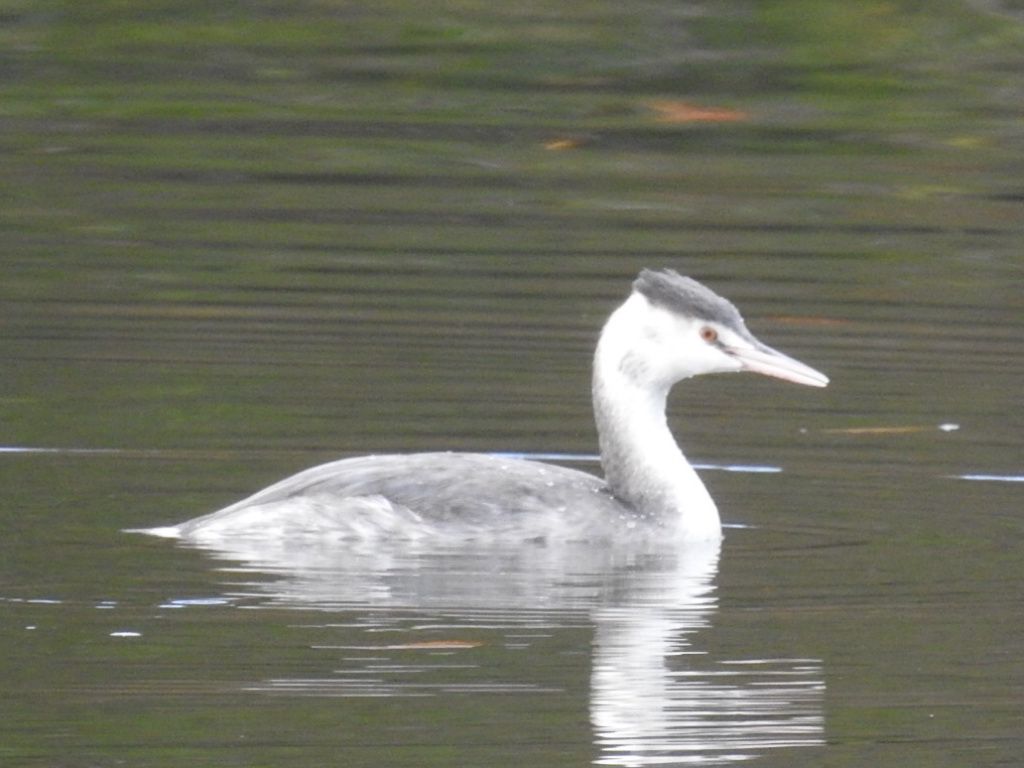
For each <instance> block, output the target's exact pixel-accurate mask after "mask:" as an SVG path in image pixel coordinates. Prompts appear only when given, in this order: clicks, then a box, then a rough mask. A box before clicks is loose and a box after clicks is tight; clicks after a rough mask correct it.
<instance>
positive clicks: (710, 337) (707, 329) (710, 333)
mask: <svg viewBox="0 0 1024 768" xmlns="http://www.w3.org/2000/svg"><path fill="white" fill-rule="evenodd" d="M700 337H701V338H702V339H704V341H706V342H707V343H708V344H712V343H714V342H716V341H718V331H716V330H715V329H714V328H712V327H711V326H710V325H705V326H704V327H703V328H701V329H700Z"/></svg>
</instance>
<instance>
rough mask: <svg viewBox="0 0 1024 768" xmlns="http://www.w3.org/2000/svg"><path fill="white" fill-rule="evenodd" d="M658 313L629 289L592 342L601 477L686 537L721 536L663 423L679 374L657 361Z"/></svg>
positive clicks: (709, 504) (640, 511)
mask: <svg viewBox="0 0 1024 768" xmlns="http://www.w3.org/2000/svg"><path fill="white" fill-rule="evenodd" d="M659 311H660V310H656V309H655V308H652V306H651V305H650V304H649V303H648V302H647V299H645V298H644V297H643V296H642V295H639V294H633V295H632V296H631V297H630V298H629V299H628V300H627V301H626V302H625V303H624V304H623V305H622V306H621V307H619V308H618V309H617V310H616V311H615V312H614V313H613V314H612V316H611V317H610V318H609V319H608V322H607V323H606V324H605V327H604V329H603V331H602V333H601V339H600V341H599V342H598V345H597V351H596V353H595V356H594V377H593V399H594V418H595V420H596V422H597V431H598V437H599V440H600V445H601V464H602V466H603V467H604V473H605V480H606V481H607V483H608V486H609V488H610V490H611V491H612V492H613V493H614V494H615V495H616V496H617V497H618V498H619V499H620V500H621V501H623V502H625V503H626V504H628V505H630V506H631V507H632V508H633V509H634V510H635V511H636V514H637V517H638V518H640V519H643V520H646V521H649V522H650V523H655V524H658V525H662V526H664V527H665V528H667V529H671V530H672V531H673V532H675V533H676V534H678V535H679V536H680V537H681V538H685V539H688V540H710V539H718V538H720V537H721V522H720V520H719V517H718V509H717V507H716V506H715V502H714V501H713V500H712V498H711V496H710V494H708V491H707V489H706V488H705V487H704V483H702V482H701V480H700V477H698V476H697V473H696V471H694V469H693V467H691V466H690V464H689V462H688V461H687V460H686V457H685V456H683V453H682V451H681V450H680V449H679V446H678V445H677V444H676V441H675V439H674V438H673V436H672V433H671V431H670V430H669V428H668V424H667V422H666V418H665V406H666V400H667V397H668V393H669V389H670V388H671V386H672V384H674V383H675V380H676V379H677V378H678V376H676V375H667V374H666V373H665V371H664V370H662V366H660V365H659V364H658V361H657V360H656V359H654V355H653V349H654V347H655V346H656V342H657V338H656V337H657V336H658V327H657V321H658V320H659V317H658V315H657V313H658V312H659ZM647 342H650V344H648V346H646V347H645V344H647ZM645 349H650V350H652V354H651V355H645V354H644V352H645Z"/></svg>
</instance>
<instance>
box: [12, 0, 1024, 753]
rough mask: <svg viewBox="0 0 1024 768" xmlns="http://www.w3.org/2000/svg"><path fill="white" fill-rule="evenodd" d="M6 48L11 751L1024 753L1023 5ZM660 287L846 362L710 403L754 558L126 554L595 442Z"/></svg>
mask: <svg viewBox="0 0 1024 768" xmlns="http://www.w3.org/2000/svg"><path fill="white" fill-rule="evenodd" d="M4 35H5V52H4V54H3V60H4V62H5V65H6V71H7V74H6V76H5V80H4V82H3V83H2V84H0V94H2V96H3V108H2V111H0V127H2V129H3V130H2V134H0V146H2V148H3V154H2V158H3V159H2V162H3V166H4V172H3V175H2V181H0V184H2V185H3V190H4V205H3V206H0V227H2V231H3V235H4V246H3V251H2V255H0V264H2V266H3V279H2V282H0V324H2V329H3V332H2V334H0V414H2V417H0V444H2V445H5V446H9V447H11V448H12V449H17V450H10V451H5V452H4V453H2V454H0V473H2V475H0V525H2V529H0V530H2V531H3V536H2V538H0V667H2V680H3V681H4V684H3V686H2V693H0V702H2V711H3V713H4V714H3V717H2V718H0V762H2V763H3V764H4V765H12V766H22V765H25V766H107V765H111V766H112V765H139V766H180V765H211V766H221V765H223V766H236V765H253V766H256V765H273V766H309V765H345V766H363V765H366V766H369V765H388V766H433V765H445V766H449V765H491V766H501V765H510V766H511V765H515V766H522V765H538V766H546V765H559V766H561V765H587V764H598V765H621V766H642V765H686V764H691V763H697V764H721V763H726V762H733V761H740V760H742V761H748V762H749V763H750V764H754V765H785V766H794V765H814V766H817V765H835V766H844V765H851V766H852V765H857V766H860V765H867V764H870V765H899V766H917V765H920V766H946V765H949V766H978V765H1014V764H1017V763H1018V762H1019V755H1020V754H1021V752H1022V751H1024V735H1022V734H1024V708H1022V706H1021V700H1020V691H1021V689H1022V687H1024V644H1022V641H1021V637H1024V611H1022V606H1024V517H1022V499H1024V496H1022V493H1024V485H1022V484H1021V482H1020V480H1021V477H1022V475H1024V470H1022V459H1024V449H1022V448H1024V439H1022V434H1024V419H1022V416H1021V414H1022V412H1024V409H1022V405H1024V403H1022V399H1021V386H1020V382H1021V381H1022V379H1024V342H1022V339H1024V333H1022V330H1024V298H1022V297H1024V292H1022V290H1021V288H1022V285H1024V267H1022V260H1021V255H1020V248H1021V243H1022V242H1024V240H1022V237H1021V236H1022V234H1024V209H1022V200H1024V190H1022V186H1021V178H1022V172H1024V128H1022V126H1024V120H1022V118H1024V107H1022V105H1024V74H1022V73H1024V58H1022V56H1021V53H1020V52H1021V50H1024V48H1022V47H1021V42H1022V38H1024V26H1022V19H1021V13H1020V11H1019V10H1017V8H1016V6H1015V5H1013V4H1011V3H998V2H980V1H976V2H938V3H935V4H930V5H929V8H928V13H927V15H926V14H925V13H924V11H922V10H921V9H920V8H919V6H918V4H913V3H900V2H896V3H893V2H887V3H881V2H878V3H875V2H864V3H857V4H850V3H839V2H815V3H810V2H796V1H792V2H783V1H781V0H774V1H773V2H765V3H750V4H745V3H713V2H708V3H678V2H644V3H639V4H633V5H629V6H616V5H607V4H602V3H596V2H595V3H585V4H573V5H571V6H564V5H560V6H555V5H550V4H526V5H523V4H516V5H515V6H514V7H508V8H503V7H502V8H499V7H498V6H494V5H486V4H476V3H468V2H467V3H443V4H442V3H419V4H405V3H400V2H396V3H384V4H381V3H375V4H372V5H371V4H353V3H331V2H310V3H300V4H295V5H293V6H291V7H290V9H288V10H285V9H272V8H271V7H269V6H266V7H262V6H260V7H257V6H252V7H249V6H246V5H243V4H228V5H226V6H225V5H217V6H208V5H206V4H199V3H194V4H189V3H186V4H180V3H179V4H175V5H173V6H171V5H167V6H165V5H162V4H147V6H146V7H145V8H144V9H136V10H132V9H130V8H129V7H128V6H124V5H122V4H115V3H105V2H95V3H90V4H80V5H74V6H67V7H58V6H54V7H53V8H52V9H49V10H45V9H43V7H42V6H40V8H39V9H36V10H31V9H28V8H27V6H26V7H25V8H16V9H13V10H10V11H8V12H6V14H5V31H4ZM643 266H672V267H675V268H677V269H679V270H680V271H682V272H684V273H688V274H691V275H693V276H695V277H698V278H699V279H701V280H703V281H705V282H707V283H708V284H710V285H711V286H712V287H714V288H715V289H717V290H719V291H720V292H722V293H723V294H724V295H726V296H728V297H730V298H731V299H733V300H734V301H735V302H736V303H737V304H738V305H739V306H740V308H741V309H742V310H743V311H744V314H745V315H746V317H747V319H748V322H749V325H750V326H751V328H752V330H754V332H755V333H757V334H758V335H759V336H761V337H762V338H763V339H765V340H766V341H767V342H769V343H771V344H773V345H775V346H778V347H779V348H781V349H784V350H785V351H787V352H790V353H792V354H794V355H795V356H797V357H799V358H800V359H803V360H805V361H806V362H808V363H809V364H811V365H813V366H814V367H816V368H819V369H821V370H823V371H825V372H826V373H827V374H828V375H829V376H830V377H831V378H832V382H833V383H832V385H831V386H830V387H829V388H828V389H827V390H824V391H816V390H814V391H812V390H809V389H806V388H801V387H793V386H788V385H785V384H782V383H778V382H772V381H767V380H763V379H758V378H756V377H753V376H736V377H708V378H705V379H702V380H698V381H694V382H691V383H687V384H686V385H684V386H682V387H680V388H679V391H678V392H677V393H676V395H675V396H674V399H673V404H672V415H671V420H672V423H673V426H674V428H675V429H676V432H677V434H678V435H679V437H680V439H681V442H682V443H683V446H684V448H685V449H686V450H687V453H688V455H689V456H690V458H691V459H693V460H694V461H696V462H699V463H701V464H704V465H707V466H708V467H709V468H708V469H707V470H706V471H705V472H704V473H703V474H704V478H705V480H706V482H707V484H708V486H709V488H710V489H711V491H712V494H713V495H714V496H715V498H716V500H717V501H718V505H719V507H720V509H721V511H722V514H723V517H724V519H725V521H726V522H727V523H729V524H731V526H732V527H730V528H729V530H728V531H727V536H726V539H725V541H724V543H723V545H722V547H721V550H720V551H718V550H717V549H711V550H708V549H695V550H684V551H666V550H662V549H659V548H657V547H648V548H645V549H637V548H636V547H623V548H616V547H612V548H609V549H593V548H590V549H588V548H582V547H575V548H574V547H554V546H552V547H541V546H525V547H504V548H503V547H496V546H491V547H486V546H483V545H479V546H476V547H462V548H458V547H431V546H428V545H423V544H421V545H418V546H413V545H407V546H404V547H402V546H397V545H395V546H382V545H377V546H374V547H369V546H367V547H360V546H353V547H351V548H349V549H346V551H343V552H339V551H337V550H336V549H333V548H324V549H323V550H322V551H316V550H303V551H301V552H294V551H275V552H267V551H248V552H236V553H235V557H234V558H228V557H225V556H223V554H222V555H221V556H218V555H217V554H216V553H205V552H199V551H193V550H188V549H184V548H175V547H174V546H173V545H172V544H170V543H168V542H166V541H159V540H151V539H146V538H143V537H138V536H131V535H127V534H123V533H121V532H120V531H121V529H122V528H125V527H138V526H148V525H158V524H164V523H170V522H176V521H179V520H182V519H184V518H187V517H191V516H194V515H196V514H199V513H202V512H206V511H210V510H212V509H216V508H217V507H219V506H223V505H224V504H226V503H229V502H231V501H233V500H235V499H237V498H239V497H241V496H243V495H245V494H247V493H249V492H251V491H253V490H255V489H258V488H260V487H262V486H264V485H266V484H268V483H270V482H272V481H274V480H276V479H279V478H280V477H283V476H285V475H287V474H288V473H290V472H293V471H295V470H298V469H301V468H303V467H306V466H309V465H312V464H315V463H318V462H321V461H325V460H328V459H332V458H336V457H339V456H345V455H354V454H359V453H366V452H383V451H412V450H438V449H465V450H484V451H525V452H554V453H569V454H589V453H592V452H593V451H594V445H595V435H594V431H593V427H592V424H591V417H590V413H589V402H588V381H589V371H588V366H589V356H590V353H591V350H592V345H593V342H594V340H595V337H596V332H597V329H598V328H599V326H600V324H601V322H602V321H603V319H604V317H605V315H606V313H607V312H608V311H609V310H610V309H611V308H612V307H613V306H614V305H615V303H616V302H617V301H618V300H620V298H621V297H622V296H624V294H625V293H626V291H627V290H628V283H629V280H630V279H631V278H632V277H633V275H634V274H635V273H636V271H637V270H638V269H639V268H641V267H643ZM25 449H46V450H31V451H29V450H25ZM582 466H584V467H587V466H590V467H591V468H595V467H593V465H588V464H586V463H584V464H582ZM737 466H740V467H743V466H746V467H760V468H777V469H778V470H780V471H775V472H752V471H723V469H722V468H724V467H737ZM595 469H596V468H595ZM968 478H970V479H968Z"/></svg>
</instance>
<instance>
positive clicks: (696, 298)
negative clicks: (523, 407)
mask: <svg viewBox="0 0 1024 768" xmlns="http://www.w3.org/2000/svg"><path fill="white" fill-rule="evenodd" d="M739 371H751V372H755V373H760V374H763V375H767V376H771V377H775V378H778V379H783V380H785V381H789V382H793V383H796V384H802V385H806V386H812V387H824V386H826V385H827V384H828V383H829V379H828V377H827V376H825V375H824V374H823V373H820V372H819V371H817V370H815V369H813V368H811V367H809V366H807V365H805V364H804V363H801V362H799V361H798V360H795V359H794V358H792V357H789V356H788V355H786V354H783V353H782V352H779V351H777V350H775V349H773V348H771V347H769V346H767V345H766V344H763V343H762V342H760V341H759V340H758V339H757V338H755V337H754V335H753V334H752V333H751V332H750V331H749V330H748V329H747V326H746V324H745V323H744V320H743V318H742V316H741V315H740V312H739V310H737V309H736V307H735V306H734V305H733V304H732V303H731V302H730V301H729V300H727V299H725V298H723V297H722V296H719V295H718V294H717V293H715V292H714V291H712V290H711V289H710V288H708V287H706V286H705V285H703V284H701V283H700V282H698V281H697V280H695V279H693V278H690V277H685V276H683V275H680V274H679V273H678V272H676V271H675V270H672V269H644V270H642V271H641V272H640V273H639V275H638V276H637V278H636V279H635V280H634V281H633V284H632V290H631V292H630V293H629V296H628V297H627V298H626V299H625V301H624V302H622V304H621V305H619V306H618V308H616V309H615V310H614V311H613V312H612V314H611V315H610V316H609V317H608V319H607V321H606V322H605V324H604V327H603V329H602V330H601V333H600V336H599V339H598V342H597V347H596V350H595V352H594V358H593V369H592V387H591V395H592V400H593V409H594V419H595V423H596V427H597V433H598V442H599V446H600V459H601V466H602V469H603V471H604V477H603V478H602V477H598V476H597V475H594V474H591V473H588V472H584V471H581V470H576V469H570V468H567V467H563V466H560V465H555V464H549V463H545V462H541V461H535V460H530V459H525V458H513V457H509V456H507V455H498V454H487V453H458V452H428V453H408V454H388V455H372V456H360V457H354V458H346V459H341V460H338V461H333V462H329V463H327V464H321V465H319V466H315V467H312V468H310V469H307V470H305V471H302V472H299V473H298V474H295V475H292V476H291V477H288V478H286V479H284V480H282V481H280V482H278V483H275V484H273V485H271V486H269V487H267V488H265V489H263V490H261V491H258V492H257V493H255V494H253V495H252V496H249V497H248V498H245V499H242V500H241V501H239V502H237V503H234V504H231V505H230V506H228V507H225V508H223V509H221V510H219V511H216V512H213V513H210V514H207V515H203V516H200V517H196V518H194V519H191V520H187V521H185V522H183V523H180V524H178V525H173V526H164V527H157V528H147V529H139V532H143V533H149V534H152V535H156V536H163V537H168V538H176V539H180V540H183V541H185V542H191V543H194V544H198V545H203V544H207V545H211V546H215V545H216V543H217V542H219V541H226V540H233V539H237V538H239V537H250V538H255V539H266V538H273V539H288V540H294V541H297V542H302V541H308V540H311V539H312V540H319V541H321V542H330V541H332V540H342V539H346V538H373V537H384V538H423V537H429V536H445V535H448V536H454V537H457V538H479V537H496V536H497V537H501V536H520V537H522V538H524V539H540V540H546V539H549V538H561V539H567V540H573V539H581V540H589V539H605V538H612V539H616V538H621V537H629V536H638V535H640V536H654V537H658V538H659V539H661V538H670V539H673V540H678V541H680V542H706V541H717V540H720V539H721V537H722V525H721V519H720V516H719V512H718V508H717V506H716V505H715V502H714V500H713V499H712V498H711V495H710V494H709V493H708V490H707V488H706V487H705V486H704V483H703V482H702V481H701V479H700V477H699V476H698V475H697V472H696V471H695V470H694V468H693V467H692V466H691V465H690V463H689V462H688V461H687V459H686V458H685V456H684V455H683V452H682V451H681V450H680V448H679V446H678V444H677V443H676V440H675V438H674V437H673V435H672V432H671V430H670V429H669V426H668V422H667V417H666V405H667V398H668V395H669V391H670V390H671V389H672V387H673V385H675V384H676V383H678V382H680V381H682V380H684V379H688V378H691V377H693V376H698V375H703V374H711V373H728V372H739Z"/></svg>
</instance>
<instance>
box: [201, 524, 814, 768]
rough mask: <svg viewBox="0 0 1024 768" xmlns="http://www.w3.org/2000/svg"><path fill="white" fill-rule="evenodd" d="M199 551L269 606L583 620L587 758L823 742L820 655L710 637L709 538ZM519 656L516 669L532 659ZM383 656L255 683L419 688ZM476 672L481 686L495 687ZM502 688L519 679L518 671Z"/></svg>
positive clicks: (686, 760) (396, 691)
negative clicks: (371, 677) (386, 670)
mask: <svg viewBox="0 0 1024 768" xmlns="http://www.w3.org/2000/svg"><path fill="white" fill-rule="evenodd" d="M211 554H214V555H215V556H217V557H218V558H222V559H225V560H227V561H230V562H231V563H232V565H231V566H229V567H228V570H230V571H231V572H233V573H234V574H236V576H235V578H237V577H238V576H237V574H240V573H243V574H244V573H254V574H255V573H258V574H263V575H262V576H261V577H260V578H259V579H258V580H256V581H255V582H254V583H253V584H251V585H250V586H248V587H246V589H248V590H249V592H248V594H250V595H252V594H254V593H255V594H258V595H259V596H260V602H261V603H262V604H263V605H268V606H279V607H290V608H294V607H301V608H306V609H315V610H323V611H345V612H346V613H348V614H349V615H350V616H351V614H352V613H353V612H354V613H355V614H356V615H357V617H358V616H359V614H360V612H362V614H364V615H366V616H368V617H369V616H372V617H374V618H373V620H374V621H379V620H380V616H381V612H382V611H385V612H386V611H387V609H389V608H390V609H401V611H402V612H403V613H404V612H407V611H410V610H411V611H417V610H419V611H425V612H438V611H443V612H444V614H445V616H446V617H447V620H449V621H450V622H451V623H453V624H458V625H461V626H473V625H474V624H477V625H482V624H490V625H492V626H493V625H494V624H495V623H496V622H495V619H496V618H498V619H500V622H498V623H506V624H511V625H518V626H520V627H521V626H524V625H528V624H530V623H537V622H538V620H539V619H541V618H542V620H543V621H544V622H545V623H546V625H547V626H555V627H557V626H559V625H561V626H579V624H580V623H581V622H583V621H586V622H589V623H590V624H591V625H592V627H593V632H594V634H593V648H592V653H591V657H590V660H589V666H590V669H589V676H590V700H589V711H590V718H591V724H592V735H591V738H592V741H593V744H594V746H595V750H596V756H595V758H594V763H595V764H597V765H612V766H651V765H684V764H685V765H692V764H706V765H713V764H725V763H731V762H735V761H739V760H749V759H751V758H754V757H756V756H757V755H759V754H763V753H764V752H766V751H769V750H774V749H778V748H796V747H806V746H812V745H818V744H821V743H823V734H824V715H823V699H824V682H823V678H824V672H823V669H822V665H821V662H820V661H818V660H815V659H786V658H782V659H780V658H764V657H763V654H760V653H758V652H757V649H756V648H750V647H749V644H748V648H747V652H746V657H744V658H726V657H724V656H723V655H722V654H720V653H716V651H715V648H714V647H713V645H712V644H711V643H709V642H708V638H707V635H709V634H711V632H710V630H711V629H712V628H713V624H714V619H715V615H716V612H717V611H718V603H717V596H716V588H715V584H714V581H715V577H716V575H717V572H718V563H719V554H720V544H719V543H718V542H708V543H702V544H695V545H692V546H687V547H683V548H679V547H678V546H676V547H672V548H669V547H665V548H664V549H663V550H661V549H659V548H658V547H657V546H656V545H654V544H650V545H648V546H646V547H637V546H631V547H628V548H617V547H614V546H611V547H609V546H607V545H605V546H593V545H557V546H556V545H551V544H548V545H531V546H519V547H515V548H512V547H508V546H507V545H506V546H505V547H504V548H500V549H499V548H497V547H491V546H486V545H483V544H479V543H477V544H476V545H473V544H465V545H463V546H457V547H448V548H445V549H442V550H438V549H437V548H436V547H428V546H427V545H425V544H424V545H422V548H421V547H420V546H418V545H417V544H416V543H414V542H404V543H402V544H401V545H393V546H390V547H388V546H384V545H382V544H381V543H379V542H378V543H375V544H367V545H365V546H364V547H362V548H360V547H359V546H354V548H353V549H351V550H350V551H348V552H347V553H345V555H344V556H343V557H340V556H339V553H338V550H337V547H333V546H325V547H323V548H320V549H318V548H316V547H310V546H306V547H289V546H288V545H285V544H280V543H277V544H275V543H271V542H253V541H251V540H249V541H243V540H239V541H238V542H237V546H236V547H234V548H229V547H228V546H227V545H221V546H220V547H219V548H218V549H217V550H216V551H213V552H212V553H211ZM265 574H272V575H273V578H272V579H271V580H269V581H268V580H267V578H266V576H265ZM406 615H407V614H406ZM481 617H486V620H482V618H481ZM354 623H355V624H358V623H359V619H358V618H356V620H355V622H354ZM737 646H738V643H737ZM521 658H522V659H523V661H522V662H520V663H521V664H523V665H524V670H523V677H525V678H528V677H529V676H530V669H529V658H530V657H529V656H523V657H521ZM567 663H568V662H567ZM393 669H394V671H393V678H392V679H388V680H381V681H380V682H378V683H376V685H377V688H375V689H374V690H373V691H369V692H368V691H367V690H366V679H365V676H362V677H360V676H359V675H358V674H350V675H348V676H346V675H345V674H339V677H338V679H337V680H336V681H334V682H333V683H332V682H331V681H326V682H325V680H324V679H323V678H317V679H316V680H315V681H313V680H310V681H304V680H302V679H289V680H280V679H278V680H273V681H265V682H264V683H263V684H261V685H257V686H254V688H255V689H256V690H263V691H271V692H274V693H277V694H290V695H305V696H319V695H330V696H335V697H337V696H342V697H344V696H364V695H375V696H402V695H418V696H422V695H424V693H425V692H424V689H423V688H422V686H421V685H420V686H417V687H416V688H415V693H413V692H412V685H411V683H405V684H403V680H402V676H401V675H402V673H401V665H399V664H396V665H394V668H393ZM350 671H353V670H350ZM343 672H344V670H343ZM488 680H489V681H491V682H492V685H491V687H490V688H489V690H494V691H501V690H503V688H502V687H501V685H498V686H497V687H495V685H494V684H493V680H492V678H490V677H488ZM509 686H511V687H509ZM506 687H509V690H510V691H513V690H515V691H522V690H524V688H523V684H522V683H521V682H514V683H513V682H509V683H507V684H506ZM456 690H458V691H460V692H462V693H465V691H466V690H467V688H466V686H465V685H464V684H462V687H461V688H458V689H457V688H456V687H455V686H449V687H447V688H446V687H445V686H444V685H439V686H438V688H437V689H436V690H434V691H433V692H432V693H433V694H434V695H447V696H451V695H456V693H453V692H454V691H456ZM474 690H480V689H479V688H477V689H474ZM546 690H547V689H544V688H543V686H536V687H535V689H533V692H535V693H536V692H540V693H544V692H545V691H546ZM563 695H564V694H563Z"/></svg>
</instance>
